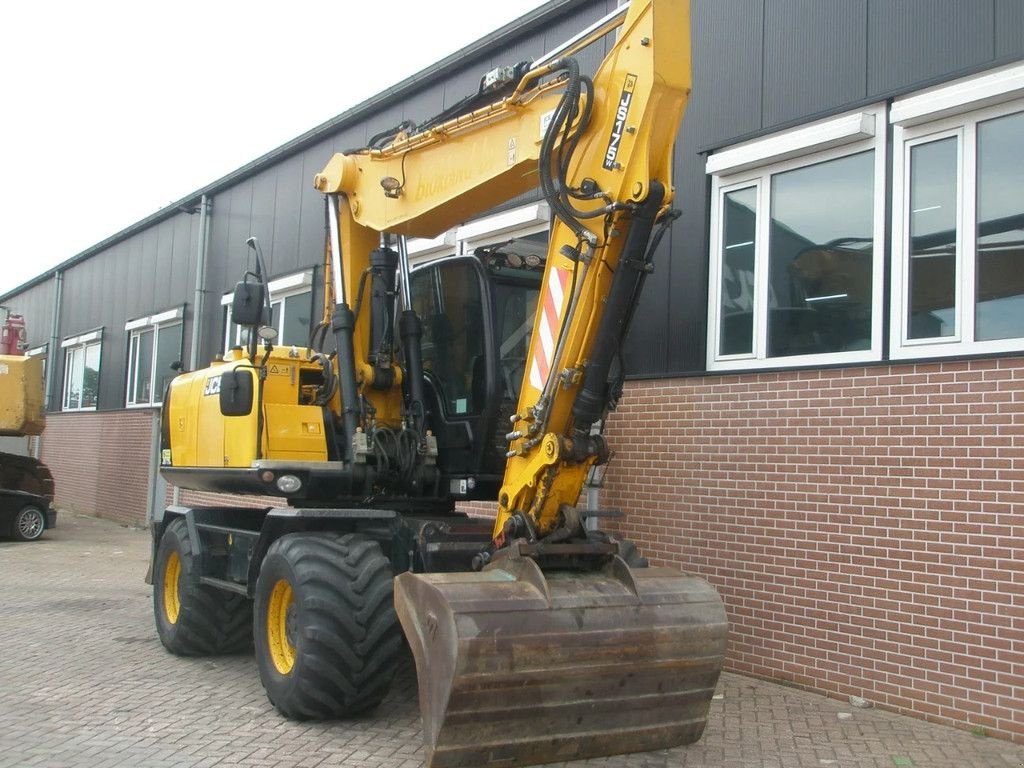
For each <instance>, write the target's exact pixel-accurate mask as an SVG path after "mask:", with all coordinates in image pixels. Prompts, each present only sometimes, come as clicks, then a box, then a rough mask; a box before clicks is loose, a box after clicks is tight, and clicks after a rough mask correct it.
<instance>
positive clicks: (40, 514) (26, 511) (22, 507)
mask: <svg viewBox="0 0 1024 768" xmlns="http://www.w3.org/2000/svg"><path fill="white" fill-rule="evenodd" d="M56 525H57V511H56V510H55V509H53V507H51V506H50V500H49V499H47V498H46V497H45V496H37V495H36V494H34V493H26V492H25V491H3V490H0V536H11V537H13V538H15V539H17V540H18V541H35V540H36V539H38V538H39V537H40V536H42V535H43V531H45V530H46V529H47V528H53V527H55V526H56Z"/></svg>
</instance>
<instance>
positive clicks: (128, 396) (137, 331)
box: [124, 307, 185, 408]
mask: <svg viewBox="0 0 1024 768" xmlns="http://www.w3.org/2000/svg"><path fill="white" fill-rule="evenodd" d="M184 316H185V308H184V307H176V308H175V309H169V310H167V311H166V312H159V313H157V314H155V315H147V316H146V317H138V318H136V319H134V320H129V321H128V322H127V323H125V324H124V329H125V330H126V331H128V332H129V334H128V366H127V370H128V377H127V379H128V381H127V384H126V387H125V397H124V402H125V407H126V408H152V407H153V406H158V405H161V403H162V402H163V392H162V391H157V390H158V387H157V386H156V384H157V380H158V376H157V370H156V363H157V358H158V356H159V355H158V354H157V351H158V348H159V340H160V331H164V330H167V329H168V328H173V327H175V326H177V327H178V328H179V329H180V328H182V326H183V322H182V318H183V317H184ZM147 331H149V332H152V334H153V350H152V353H151V355H150V361H149V377H150V378H149V380H150V392H149V399H148V400H146V401H135V400H133V399H132V398H133V393H134V392H135V388H136V387H135V385H136V379H137V378H138V374H139V370H138V363H139V350H138V344H137V343H133V342H135V340H136V339H137V338H140V337H141V336H142V334H143V333H145V332H147ZM181 345H182V342H181V334H180V332H179V338H178V354H179V355H181V352H182V349H181Z"/></svg>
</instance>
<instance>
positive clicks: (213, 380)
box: [203, 376, 220, 397]
mask: <svg viewBox="0 0 1024 768" xmlns="http://www.w3.org/2000/svg"><path fill="white" fill-rule="evenodd" d="M219 394H220V376H211V377H210V378H208V379H207V380H206V386H205V387H203V397H206V396H207V395H219Z"/></svg>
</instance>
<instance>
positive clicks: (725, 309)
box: [718, 187, 757, 355]
mask: <svg viewBox="0 0 1024 768" xmlns="http://www.w3.org/2000/svg"><path fill="white" fill-rule="evenodd" d="M722 215H723V222H722V285H721V297H722V298H721V307H720V310H719V311H720V315H719V317H720V320H721V322H720V323H719V326H720V329H721V330H720V332H719V341H718V351H719V354H722V355H740V354H750V353H752V352H753V351H754V289H755V270H754V263H755V253H756V249H755V245H754V242H755V237H756V231H757V227H756V221H757V187H747V188H746V189H738V190H736V191H734V192H727V193H726V194H725V204H724V206H723V214H722Z"/></svg>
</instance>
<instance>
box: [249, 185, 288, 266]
mask: <svg viewBox="0 0 1024 768" xmlns="http://www.w3.org/2000/svg"><path fill="white" fill-rule="evenodd" d="M277 176H278V168H277V167H276V166H275V167H272V168H268V169H267V170H265V171H263V172H262V173H260V174H259V175H258V176H254V177H253V178H252V179H251V180H250V185H251V187H252V199H251V202H250V204H249V225H248V230H249V233H248V234H247V235H246V236H245V237H244V238H242V241H243V243H244V242H245V240H246V239H248V238H249V237H255V238H257V239H258V240H259V243H260V248H261V249H262V250H263V256H264V259H265V260H266V262H267V264H266V267H267V271H268V272H269V275H268V276H275V275H280V274H282V273H284V272H290V271H294V268H295V267H294V264H295V252H294V251H291V252H290V253H286V252H284V251H281V252H280V253H278V252H277V251H275V250H274V226H275V223H276V222H275V218H274V208H275V204H276V202H277Z"/></svg>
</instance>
